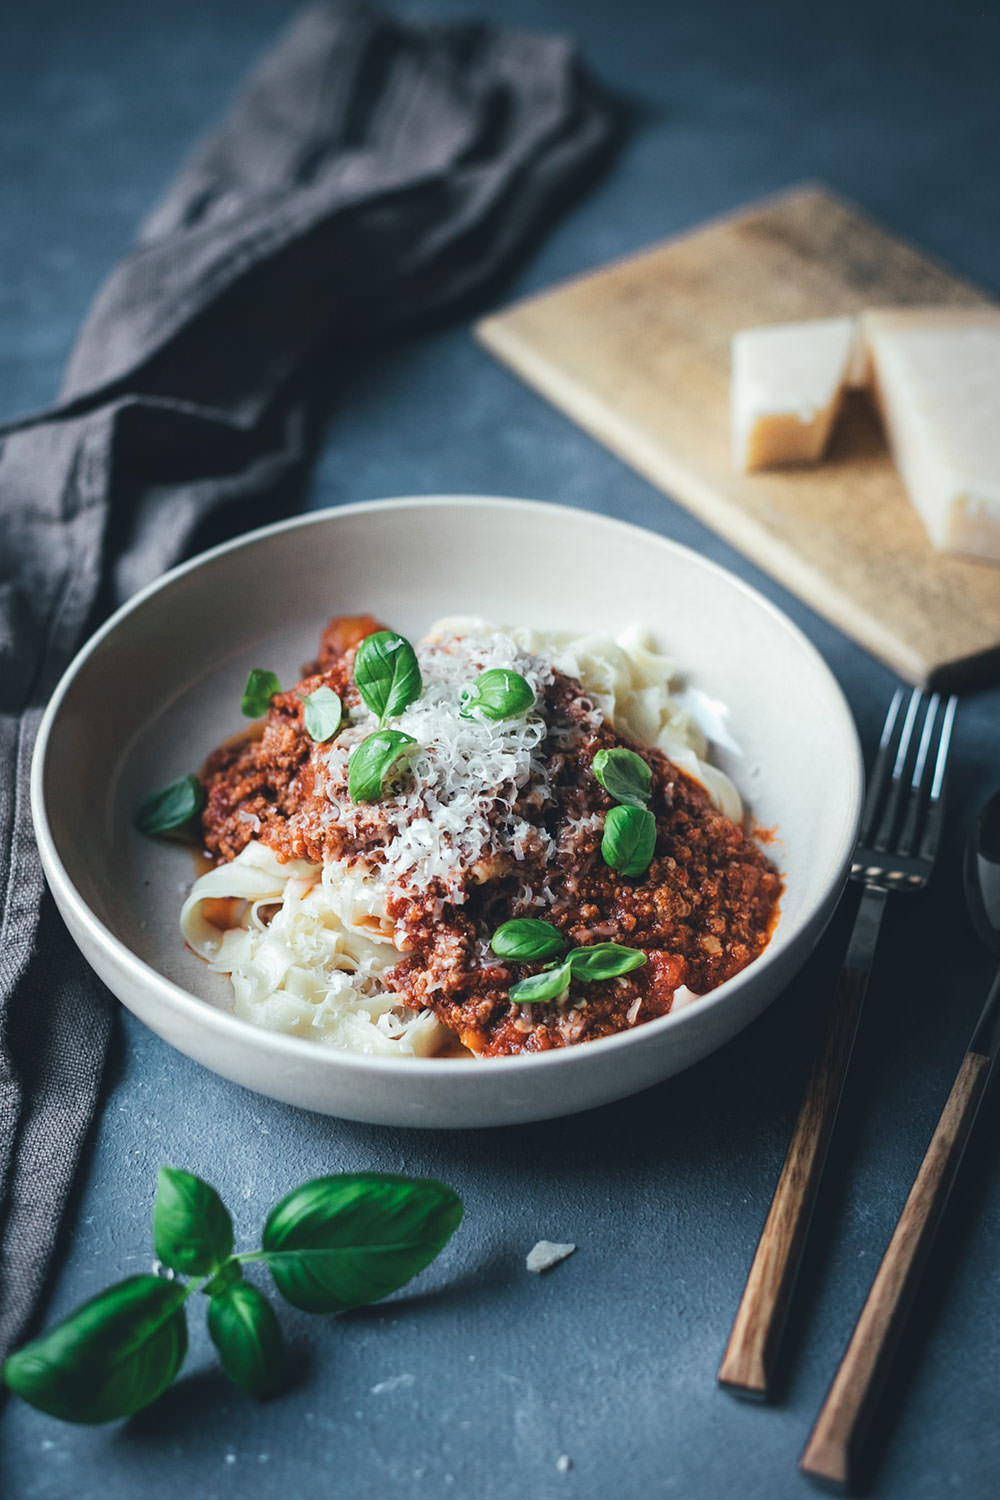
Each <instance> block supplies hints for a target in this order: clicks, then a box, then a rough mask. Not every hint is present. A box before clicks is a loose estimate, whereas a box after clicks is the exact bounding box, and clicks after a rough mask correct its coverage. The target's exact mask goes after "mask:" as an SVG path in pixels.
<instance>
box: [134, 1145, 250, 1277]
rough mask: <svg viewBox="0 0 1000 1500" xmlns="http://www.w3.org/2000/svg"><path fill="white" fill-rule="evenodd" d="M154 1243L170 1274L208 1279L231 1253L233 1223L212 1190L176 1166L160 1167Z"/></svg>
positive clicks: (154, 1216)
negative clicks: (170, 1271)
mask: <svg viewBox="0 0 1000 1500" xmlns="http://www.w3.org/2000/svg"><path fill="white" fill-rule="evenodd" d="M153 1241H154V1244H155V1245H156V1253H157V1255H158V1256H159V1258H160V1260H162V1262H163V1264H164V1265H165V1266H169V1267H170V1269H171V1270H172V1271H180V1272H181V1273H182V1274H183V1275H185V1276H207V1275H208V1273H209V1272H210V1271H215V1270H217V1268H218V1267H219V1266H221V1265H222V1263H223V1261H224V1260H227V1259H228V1258H229V1256H230V1255H231V1254H232V1252H233V1221H232V1219H231V1218H230V1217H229V1210H228V1209H227V1208H226V1205H225V1204H224V1203H223V1201H222V1199H221V1198H220V1197H219V1195H218V1193H217V1192H216V1191H215V1188H214V1187H210V1186H209V1184H208V1183H207V1182H202V1180H201V1178H200V1177H195V1176H193V1175H192V1174H191V1173H190V1172H182V1171H180V1170H179V1169H178V1168H177V1167H161V1168H160V1172H159V1176H158V1177H157V1180H156V1203H155V1204H154V1206H153Z"/></svg>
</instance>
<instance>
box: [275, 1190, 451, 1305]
mask: <svg viewBox="0 0 1000 1500" xmlns="http://www.w3.org/2000/svg"><path fill="white" fill-rule="evenodd" d="M461 1218H462V1204H461V1200H460V1199H459V1198H458V1196H457V1194H455V1193H454V1192H453V1191H452V1189H451V1188H449V1187H445V1186H444V1184H443V1183H440V1182H434V1181H431V1180H430V1179H427V1178H410V1177H396V1176H391V1175H383V1174H381V1173H377V1172H361V1173H358V1174H356V1175H354V1174H344V1175H342V1176H337V1177H319V1178H317V1179H316V1180H315V1181H314V1182H307V1183H305V1184H303V1186H302V1187H300V1188H296V1190H295V1191H294V1192H293V1193H289V1195H288V1197H287V1198H284V1199H282V1201H281V1202H280V1203H279V1204H278V1205H277V1207H276V1208H274V1209H272V1210H271V1213H270V1214H269V1216H268V1220H267V1223H266V1224H265V1225H264V1233H263V1236H262V1239H261V1243H262V1245H263V1247H264V1248H263V1252H262V1253H261V1254H260V1255H259V1256H255V1257H254V1258H255V1259H261V1260H263V1261H265V1263H266V1264H267V1266H268V1268H269V1269H270V1272H271V1275H272V1276H273V1277H274V1281H275V1285H276V1286H277V1288H278V1291H279V1292H280V1293H281V1295H282V1296H283V1297H284V1298H285V1299H286V1300H287V1301H288V1302H291V1304H292V1305H293V1307H300V1308H302V1310H303V1311H304V1312H340V1311H342V1310H344V1309H345V1308H349V1307H363V1306H364V1305H365V1304H366V1303H369V1302H377V1301H378V1300H379V1298H380V1297H387V1296H388V1295H389V1293H390V1292H394V1291H395V1290H396V1288H397V1287H401V1286H403V1284H404V1283H405V1282H407V1281H409V1280H410V1278H411V1277H412V1276H415V1275H416V1274H417V1272H418V1271H421V1270H423V1268H424V1266H426V1265H427V1264H428V1263H429V1262H430V1261H432V1260H433V1259H434V1257H435V1255H437V1253H438V1251H439V1250H441V1248H442V1247H443V1246H444V1245H445V1244H446V1243H447V1242H448V1240H449V1239H450V1238H451V1236H452V1234H453V1233H454V1232H455V1230H456V1229H457V1228H458V1225H459V1223H460V1221H461Z"/></svg>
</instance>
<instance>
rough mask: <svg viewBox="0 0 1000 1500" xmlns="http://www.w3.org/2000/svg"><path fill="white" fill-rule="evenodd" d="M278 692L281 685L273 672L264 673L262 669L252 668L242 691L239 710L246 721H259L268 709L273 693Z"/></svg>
mask: <svg viewBox="0 0 1000 1500" xmlns="http://www.w3.org/2000/svg"><path fill="white" fill-rule="evenodd" d="M280 692H281V683H280V682H279V681H278V679H277V677H276V676H275V675H274V673H273V672H268V671H265V669H264V668H263V667H254V668H253V669H252V671H251V673H250V676H249V677H248V678H247V685H246V687H245V688H244V689H243V697H242V698H241V700H240V708H241V709H242V710H243V712H244V713H245V714H246V716H247V718H248V719H260V718H262V717H263V716H264V714H266V713H267V711H268V709H269V708H270V706H271V699H272V698H273V697H274V695H275V693H280Z"/></svg>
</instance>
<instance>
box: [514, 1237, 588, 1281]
mask: <svg viewBox="0 0 1000 1500" xmlns="http://www.w3.org/2000/svg"><path fill="white" fill-rule="evenodd" d="M575 1249H576V1246H575V1245H557V1244H555V1243H554V1242H553V1241H552V1240H539V1241H538V1244H537V1245H534V1246H533V1247H532V1249H531V1250H529V1251H528V1258H527V1260H526V1261H525V1265H526V1266H527V1268H528V1270H529V1271H534V1272H535V1274H536V1275H539V1276H540V1275H541V1273H542V1272H543V1271H551V1269H552V1267H553V1266H557V1265H558V1264H559V1262H560V1261H561V1260H567V1259H568V1258H569V1256H571V1255H572V1254H573V1251H574V1250H575Z"/></svg>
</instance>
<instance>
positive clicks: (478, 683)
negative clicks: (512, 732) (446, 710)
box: [458, 667, 535, 723]
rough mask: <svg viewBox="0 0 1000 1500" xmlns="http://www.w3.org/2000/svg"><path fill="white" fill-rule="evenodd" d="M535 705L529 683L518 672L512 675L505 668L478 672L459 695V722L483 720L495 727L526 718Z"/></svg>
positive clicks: (493, 668)
mask: <svg viewBox="0 0 1000 1500" xmlns="http://www.w3.org/2000/svg"><path fill="white" fill-rule="evenodd" d="M534 701H535V694H534V692H533V691H532V688H531V685H530V683H528V682H527V680H526V679H525V678H524V677H522V676H521V674H520V672H511V671H509V670H508V668H507V667H492V668H491V669H490V671H488V672H480V674H479V676H478V677H477V678H476V680H475V682H474V683H473V684H472V686H471V687H468V688H466V689H465V691H464V692H463V694H462V706H461V708H460V709H459V711H458V716H459V718H460V719H474V718H477V717H482V718H484V719H491V720H493V722H494V723H497V722H499V721H500V720H501V719H516V718H517V717H518V716H519V715H520V714H526V713H527V712H528V709H529V708H531V707H532V705H533V704H534Z"/></svg>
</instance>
